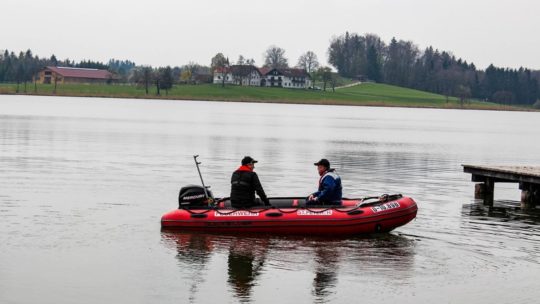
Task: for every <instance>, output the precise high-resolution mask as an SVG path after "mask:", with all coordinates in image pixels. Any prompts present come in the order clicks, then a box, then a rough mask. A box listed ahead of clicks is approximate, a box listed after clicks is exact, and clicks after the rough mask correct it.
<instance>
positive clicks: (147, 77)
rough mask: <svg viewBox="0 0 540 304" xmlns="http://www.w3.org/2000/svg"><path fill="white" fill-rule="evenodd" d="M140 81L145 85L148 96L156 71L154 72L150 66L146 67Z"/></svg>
mask: <svg viewBox="0 0 540 304" xmlns="http://www.w3.org/2000/svg"><path fill="white" fill-rule="evenodd" d="M141 76H142V77H141V79H140V81H141V82H142V83H143V84H144V90H145V92H146V95H148V87H149V86H150V82H151V81H152V77H153V76H154V71H153V70H152V67H150V66H144V67H143V68H142V75H141Z"/></svg>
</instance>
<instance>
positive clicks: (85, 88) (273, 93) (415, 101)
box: [0, 83, 530, 110]
mask: <svg viewBox="0 0 540 304" xmlns="http://www.w3.org/2000/svg"><path fill="white" fill-rule="evenodd" d="M53 89H54V85H38V86H37V91H36V92H34V85H33V84H28V85H27V88H26V91H27V93H24V87H23V86H22V85H21V86H20V88H19V94H28V95H55V94H53ZM0 94H16V85H14V84H0ZM56 95H58V96H88V97H116V98H163V99H181V100H222V101H247V102H275V103H305V104H330V105H369V106H397V107H432V108H467V109H493V110H526V109H530V108H517V107H510V106H504V105H499V104H494V103H489V102H480V101H471V102H467V103H465V104H464V105H463V106H462V105H461V104H460V103H459V101H458V100H457V99H456V98H452V97H451V98H450V99H449V100H448V102H447V100H446V98H445V97H444V96H442V95H437V94H432V93H427V92H423V91H417V90H412V89H406V88H402V87H396V86H391V85H386V84H376V83H364V84H360V85H357V86H353V87H348V88H343V89H337V90H336V91H335V92H332V90H331V89H329V90H328V91H326V92H325V91H313V90H298V89H284V88H261V87H241V86H234V85H227V86H225V87H224V88H222V87H221V86H220V85H214V84H204V85H175V86H174V87H173V88H172V89H171V90H169V92H168V93H167V94H166V92H165V91H163V90H162V92H161V95H160V96H157V95H156V89H155V87H151V88H150V90H149V94H148V95H146V94H145V90H144V88H141V87H137V86H133V85H85V84H64V85H58V87H57V91H56Z"/></svg>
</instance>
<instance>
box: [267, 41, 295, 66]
mask: <svg viewBox="0 0 540 304" xmlns="http://www.w3.org/2000/svg"><path fill="white" fill-rule="evenodd" d="M264 66H265V67H270V68H286V67H288V66H289V63H288V60H287V58H285V50H284V49H282V48H280V47H277V46H275V45H272V46H270V47H268V49H267V50H266V52H265V54H264Z"/></svg>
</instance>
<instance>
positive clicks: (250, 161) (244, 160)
mask: <svg viewBox="0 0 540 304" xmlns="http://www.w3.org/2000/svg"><path fill="white" fill-rule="evenodd" d="M256 162H257V161H256V160H254V159H253V158H252V157H251V156H244V158H242V166H245V165H247V164H254V163H256Z"/></svg>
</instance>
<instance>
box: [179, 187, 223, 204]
mask: <svg viewBox="0 0 540 304" xmlns="http://www.w3.org/2000/svg"><path fill="white" fill-rule="evenodd" d="M206 192H207V193H208V198H209V199H211V200H213V199H214V197H213V195H212V191H210V190H208V189H206ZM194 207H208V200H207V199H206V195H205V193H204V188H203V187H201V186H197V185H187V186H185V187H182V189H180V193H179V194H178V208H179V209H189V208H194Z"/></svg>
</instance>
